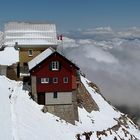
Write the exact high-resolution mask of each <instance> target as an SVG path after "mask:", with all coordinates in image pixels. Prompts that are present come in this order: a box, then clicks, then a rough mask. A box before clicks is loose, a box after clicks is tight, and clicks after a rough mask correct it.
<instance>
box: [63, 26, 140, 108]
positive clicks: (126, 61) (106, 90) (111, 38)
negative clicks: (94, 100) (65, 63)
mask: <svg viewBox="0 0 140 140" xmlns="http://www.w3.org/2000/svg"><path fill="white" fill-rule="evenodd" d="M85 32H87V33H89V32H91V33H90V34H85ZM97 33H98V34H97ZM70 34H71V35H70ZM69 36H71V38H72V37H73V38H75V39H73V40H75V41H72V42H73V43H72V45H70V44H69V45H67V47H65V45H66V44H65V45H64V52H65V53H66V55H67V56H68V57H69V58H71V59H72V60H73V61H74V62H76V63H77V64H78V65H79V67H80V68H81V69H82V70H83V72H85V73H86V75H87V77H88V78H89V79H90V80H92V81H94V82H95V83H97V84H98V85H99V86H100V87H101V89H102V92H103V94H104V96H105V97H106V98H108V99H109V100H110V101H112V102H114V103H119V104H129V105H139V107H140V102H139V99H140V94H139V91H140V86H139V84H140V75H139V70H140V65H139V62H140V28H138V27H133V28H129V29H123V30H121V31H114V30H113V29H111V28H103V27H101V28H96V29H91V30H90V29H88V30H82V29H81V30H79V31H77V32H76V31H75V32H71V33H69ZM71 46H72V47H73V48H71Z"/></svg>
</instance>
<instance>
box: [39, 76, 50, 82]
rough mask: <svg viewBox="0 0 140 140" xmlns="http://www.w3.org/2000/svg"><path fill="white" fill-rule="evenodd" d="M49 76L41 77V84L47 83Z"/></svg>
mask: <svg viewBox="0 0 140 140" xmlns="http://www.w3.org/2000/svg"><path fill="white" fill-rule="evenodd" d="M49 80H50V79H49V77H47V78H41V83H42V84H46V83H49Z"/></svg>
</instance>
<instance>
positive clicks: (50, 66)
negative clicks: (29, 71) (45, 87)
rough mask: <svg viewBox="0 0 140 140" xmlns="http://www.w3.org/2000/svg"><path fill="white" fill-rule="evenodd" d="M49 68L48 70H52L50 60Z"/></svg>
mask: <svg viewBox="0 0 140 140" xmlns="http://www.w3.org/2000/svg"><path fill="white" fill-rule="evenodd" d="M49 70H50V71H51V70H52V62H50V64H49Z"/></svg>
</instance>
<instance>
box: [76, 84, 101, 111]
mask: <svg viewBox="0 0 140 140" xmlns="http://www.w3.org/2000/svg"><path fill="white" fill-rule="evenodd" d="M77 103H78V106H79V107H84V108H85V109H86V111H88V112H91V111H93V110H94V111H99V107H98V105H97V104H96V102H95V101H94V100H93V98H92V97H91V95H90V94H89V93H88V91H87V90H86V88H85V87H84V85H83V84H82V83H81V82H79V83H78V88H77Z"/></svg>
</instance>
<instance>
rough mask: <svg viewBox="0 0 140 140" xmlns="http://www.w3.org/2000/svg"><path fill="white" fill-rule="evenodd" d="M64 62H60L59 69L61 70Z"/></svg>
mask: <svg viewBox="0 0 140 140" xmlns="http://www.w3.org/2000/svg"><path fill="white" fill-rule="evenodd" d="M61 67H62V64H61V62H59V70H61Z"/></svg>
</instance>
